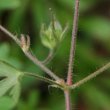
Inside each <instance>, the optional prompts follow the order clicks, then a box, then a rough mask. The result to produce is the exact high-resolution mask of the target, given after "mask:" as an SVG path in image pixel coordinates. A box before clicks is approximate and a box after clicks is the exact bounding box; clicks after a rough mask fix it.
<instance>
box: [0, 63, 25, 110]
mask: <svg viewBox="0 0 110 110" xmlns="http://www.w3.org/2000/svg"><path fill="white" fill-rule="evenodd" d="M22 75H23V73H22V72H20V71H18V70H16V69H15V68H14V67H12V66H11V65H9V64H7V63H6V62H4V61H0V78H3V79H2V80H0V98H1V100H0V101H1V103H3V102H4V101H7V102H8V101H9V100H12V101H11V102H13V103H12V104H11V105H10V103H9V105H10V106H12V107H13V106H15V104H16V103H17V101H18V99H19V95H20V77H21V76H22ZM4 96H5V97H4ZM6 96H7V97H6ZM2 99H3V100H2ZM7 104H8V103H7ZM10 106H9V107H10ZM2 107H4V106H3V105H1V106H0V109H2Z"/></svg>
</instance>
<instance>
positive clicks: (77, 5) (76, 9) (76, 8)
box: [67, 0, 79, 85]
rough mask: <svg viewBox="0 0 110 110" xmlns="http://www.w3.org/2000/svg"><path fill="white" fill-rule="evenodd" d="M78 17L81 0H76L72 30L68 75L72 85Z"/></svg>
mask: <svg viewBox="0 0 110 110" xmlns="http://www.w3.org/2000/svg"><path fill="white" fill-rule="evenodd" d="M78 17H79V0H75V11H74V21H73V31H72V40H71V48H70V57H69V66H68V76H67V84H68V85H72V73H73V63H74V56H75V43H76V36H77V30H78Z"/></svg>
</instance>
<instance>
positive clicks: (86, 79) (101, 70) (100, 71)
mask: <svg viewBox="0 0 110 110" xmlns="http://www.w3.org/2000/svg"><path fill="white" fill-rule="evenodd" d="M108 68H110V62H109V63H107V64H106V65H105V66H103V67H102V68H100V69H98V70H97V71H96V72H94V73H92V74H90V75H89V76H87V77H85V78H84V79H82V80H80V81H79V82H77V83H75V84H73V85H72V86H70V88H71V89H75V88H77V87H79V86H81V85H82V84H84V83H86V82H87V81H89V80H91V79H93V78H94V77H96V76H97V75H99V74H101V73H102V72H104V71H105V70H107V69H108Z"/></svg>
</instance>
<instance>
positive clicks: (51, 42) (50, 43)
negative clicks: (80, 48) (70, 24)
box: [41, 18, 67, 50]
mask: <svg viewBox="0 0 110 110" xmlns="http://www.w3.org/2000/svg"><path fill="white" fill-rule="evenodd" d="M66 31H67V27H65V29H64V30H63V29H62V26H61V24H60V23H59V21H57V20H56V19H55V18H53V20H52V22H51V23H50V25H49V27H48V29H46V27H45V25H42V28H41V41H42V44H43V45H44V46H46V47H47V48H49V49H50V50H55V49H56V48H57V47H58V46H59V44H60V43H61V41H62V40H63V38H64V36H65V33H66Z"/></svg>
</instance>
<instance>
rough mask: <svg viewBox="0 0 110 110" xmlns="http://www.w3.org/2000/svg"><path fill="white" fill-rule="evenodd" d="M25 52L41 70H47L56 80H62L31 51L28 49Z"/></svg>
mask: <svg viewBox="0 0 110 110" xmlns="http://www.w3.org/2000/svg"><path fill="white" fill-rule="evenodd" d="M24 54H25V55H26V56H27V57H28V58H29V59H30V60H31V61H32V62H33V63H34V64H36V65H37V66H39V67H40V68H41V70H43V71H45V72H46V73H47V74H48V75H49V76H51V77H52V78H54V79H55V80H60V78H59V77H58V76H57V75H55V74H54V73H53V72H52V71H50V70H49V69H48V68H47V67H46V66H44V65H43V64H42V63H41V62H40V61H39V60H38V59H37V58H36V57H34V56H33V55H32V54H31V53H30V52H28V51H26V52H24Z"/></svg>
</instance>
